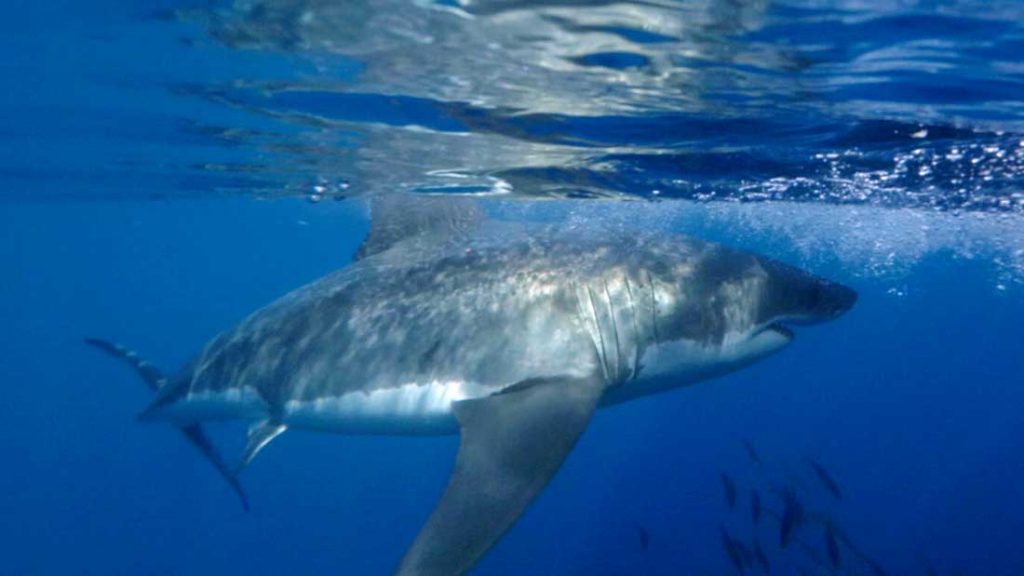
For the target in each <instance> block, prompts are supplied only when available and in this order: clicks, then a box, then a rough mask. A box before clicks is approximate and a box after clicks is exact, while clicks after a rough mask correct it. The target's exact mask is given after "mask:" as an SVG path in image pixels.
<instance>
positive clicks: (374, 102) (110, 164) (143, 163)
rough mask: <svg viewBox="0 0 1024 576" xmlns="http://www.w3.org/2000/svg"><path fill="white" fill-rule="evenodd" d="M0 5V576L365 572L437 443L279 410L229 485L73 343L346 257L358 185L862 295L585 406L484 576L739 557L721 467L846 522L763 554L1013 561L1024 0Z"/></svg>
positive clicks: (159, 335) (423, 477)
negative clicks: (639, 232) (704, 364)
mask: <svg viewBox="0 0 1024 576" xmlns="http://www.w3.org/2000/svg"><path fill="white" fill-rule="evenodd" d="M6 7H7V10H6V16H7V17H6V18H4V19H0V30H2V35H0V37H2V38H3V40H0V67H2V68H3V72H4V73H3V75H2V77H3V78H4V80H3V90H2V91H0V103H2V104H3V110H4V114H2V115H0V182H2V184H3V186H2V187H0V238H2V241H0V267H2V269H3V270H4V274H3V276H2V278H3V281H2V282H0V320H2V323H0V350H3V352H2V354H0V358H2V359H3V361H2V363H0V382H3V385H4V388H3V389H4V393H3V394H2V395H0V398H2V399H0V430H2V433H0V456H2V460H0V461H2V462H3V467H2V470H3V473H0V520H2V521H0V542H2V543H3V544H2V545H0V574H218V575H222V576H223V575H227V574H254V573H256V574H264V573H266V574H280V573H299V574H320V573H342V574H371V575H372V574H387V573H389V572H390V571H391V570H392V569H393V568H394V566H395V564H396V562H397V561H398V559H399V558H400V557H401V555H402V553H403V551H404V550H405V548H406V547H407V545H408V544H409V542H410V541H411V540H412V538H413V537H414V536H415V534H416V533H417V531H418V529H419V527H420V525H421V524H422V522H423V520H424V518H425V517H426V515H427V514H428V513H429V511H430V510H431V508H432V507H433V504H434V502H435V501H436V499H437V496H438V495H439V493H440V491H441V490H442V487H443V486H444V483H445V479H446V478H447V476H448V473H449V471H450V468H451V463H452V460H453V458H454V454H455V449H456V446H457V438H454V437H442V438H389V437H363V436H361V437H344V436H332V435H318V434H309V433H290V434H287V435H285V436H284V437H282V438H281V439H279V440H277V441H275V443H274V444H273V445H272V446H271V447H269V448H268V449H267V450H266V452H265V453H263V454H261V455H260V458H259V459H258V460H257V461H256V462H255V463H254V464H253V465H252V467H251V468H249V469H248V470H246V471H245V473H244V475H243V482H244V483H245V485H246V487H247V489H248V491H249V493H250V497H251V499H252V501H253V510H252V511H251V512H249V513H244V512H243V511H242V510H241V509H240V507H239V506H238V504H237V502H236V501H235V500H234V497H233V496H232V494H231V493H230V491H229V489H228V488H227V487H226V486H225V485H223V482H222V480H221V479H220V478H218V477H217V475H216V474H215V473H214V472H212V471H211V470H210V469H209V465H208V464H207V463H206V462H204V461H202V459H201V458H199V457H198V456H197V455H196V454H195V453H194V450H193V449H192V448H191V447H189V446H188V445H186V444H185V443H184V442H182V440H181V438H180V437H179V435H178V434H176V433H175V432H174V431H173V430H171V429H168V428H166V427H163V426H157V425H148V424H146V425H144V424H140V423H138V422H137V421H136V420H135V416H136V414H137V413H138V412H139V411H140V410H141V409H142V408H143V407H144V406H145V405H146V404H147V403H148V401H149V399H150V393H149V391H148V390H146V388H145V386H143V385H142V384H141V383H140V382H138V381H137V379H136V377H135V376H134V375H133V374H131V373H130V372H129V371H128V370H126V369H125V368H124V367H123V366H120V365H118V364H116V363H113V362H111V361H110V360H109V359H107V358H103V357H100V356H99V355H97V354H96V352H95V351H94V350H90V349H87V348H86V347H85V346H84V345H83V344H82V338H83V337H85V336H91V335H96V336H101V337H105V338H112V339H116V340H117V341H120V342H124V343H126V344H128V345H130V346H131V347H132V348H134V349H137V350H139V351H140V352H141V353H142V354H143V355H144V356H146V357H147V358H149V359H151V360H152V361H153V362H154V363H155V364H157V365H159V366H161V367H164V368H166V369H168V370H170V369H173V368H175V367H177V366H180V365H181V364H183V363H184V362H186V361H187V360H188V359H189V358H190V357H191V356H192V355H193V354H194V353H195V352H196V351H197V350H199V349H200V348H201V346H202V345H203V344H204V343H205V342H207V341H208V340H209V339H210V338H211V337H213V336H214V335H215V334H217V333H218V332H219V331H221V330H223V329H226V328H228V327H230V326H232V325H233V324H234V323H235V322H237V321H238V320H240V319H241V318H242V317H244V316H245V315H246V314H248V313H250V312H251V311H253V310H255V309H257V308H259V307H260V306H262V305H264V304H266V303H268V302H269V301H271V300H273V299H274V298H276V297H278V296H280V295H282V294H284V293H286V292H287V291H289V290H290V289H293V288H295V287H298V286H300V285H302V284H304V283H306V282H309V281H312V280H314V279H316V278H318V277H320V276H322V275H323V274H325V273H327V272H329V271H332V270H334V269H337V268H339V267H341V266H343V265H345V264H346V263H347V262H348V261H349V260H350V259H351V257H352V254H353V253H354V252H355V250H356V249H357V247H358V246H359V244H360V242H361V241H362V239H363V237H364V236H365V234H366V231H367V227H368V219H367V214H366V211H365V208H364V206H363V204H362V203H361V201H360V200H359V197H361V196H364V195H367V194H377V193H392V192H396V191H406V192H416V193H435V194H440V193H447V194H472V195H477V196H481V197H482V198H483V199H484V201H485V202H491V203H494V204H495V205H496V206H497V208H496V211H497V212H500V213H501V214H502V215H503V216H504V217H507V218H512V219H515V218H524V219H548V220H556V221H569V222H574V223H581V224H582V225H594V226H595V227H596V229H601V227H629V226H634V227H639V228H642V229H645V230H662V231H664V232H665V233H670V232H676V233H687V234H692V235H695V236H699V237H702V238H706V239H709V240H714V241H718V242H722V243H725V244H729V245H731V246H736V247H740V248H744V249H749V250H754V251H757V252H759V253H763V254H767V255H770V256H772V257H775V258H779V259H782V260H785V261H787V262H790V263H793V264H795V265H798V266H800V267H803V268H806V269H809V270H812V271H813V272H815V273H817V274H821V275H823V276H826V277H829V278H834V279H836V280H839V281H842V282H844V283H846V284H848V285H850V286H853V287H854V288H856V289H857V291H858V292H859V294H860V299H859V302H858V305H857V307H856V308H855V309H854V310H853V311H852V312H851V313H849V314H848V315H846V316H844V317H843V318H841V319H839V320H837V321H835V322H832V323H829V324H826V325H822V326H815V327H808V328H807V329H801V330H799V331H798V334H797V339H796V341H795V343H794V345H792V346H790V347H789V348H788V349H786V350H785V351H783V352H782V353H780V354H778V355H776V356H773V357H771V358H768V359H766V360H764V361H762V362H760V363H758V364H756V365H754V366H752V367H750V368H747V369H745V370H743V371H740V372H738V373H736V374H734V375H730V376H728V377H725V378H722V379H718V380H715V381H711V382H706V383H701V384H699V385H697V386H694V387H691V388H688V389H685V390H678V391H673V392H670V393H666V394H663V395H659V396H655V397H651V398H646V399H641V400H637V401H634V402H631V403H627V404H624V405H621V406H617V407H613V408H609V409H605V410H602V411H601V412H599V413H598V415H597V416H596V417H595V419H594V421H593V422H592V423H591V425H590V427H589V428H588V430H587V432H586V433H585V434H584V436H583V438H582V439H581V441H580V443H579V445H578V446H577V447H576V448H575V450H574V451H573V453H572V454H571V455H570V457H569V459H568V460H567V461H566V463H565V465H564V466H563V468H562V469H561V470H560V472H559V473H558V475H557V476H556V477H555V478H554V480H553V481H552V482H551V484H550V485H549V486H548V487H547V488H546V489H545V491H544V492H543V493H542V494H541V496H540V497H539V498H538V500H537V501H536V502H535V503H534V504H533V506H531V507H530V508H529V509H528V511H527V512H526V514H525V515H524V516H523V517H522V518H521V519H520V521H519V522H518V523H517V524H516V525H515V527H514V528H513V529H512V530H511V531H510V532H509V533H508V535H507V536H506V537H505V538H504V539H503V540H502V541H501V542H500V543H499V544H498V545H497V546H496V547H495V548H494V549H493V550H492V551H491V552H490V553H489V554H488V555H487V556H486V557H485V558H484V560H483V561H482V562H481V563H480V565H479V566H478V568H477V570H476V572H475V573H479V574H496V575H502V574H581V575H583V574H587V575H590V574H595V575H612V574H629V575H632V574H637V575H660V574H730V573H735V572H736V571H735V569H734V568H733V567H732V565H731V564H730V561H729V558H728V557H727V555H726V554H725V552H724V551H723V548H722V544H721V537H720V529H721V528H723V527H724V528H725V529H726V530H727V531H729V532H730V533H731V534H734V535H736V536H737V537H742V538H744V539H746V540H748V541H749V536H750V533H751V527H750V522H749V519H748V515H747V512H746V509H745V508H744V507H745V506H747V505H748V500H749V490H750V489H751V488H754V487H756V488H757V489H758V490H759V491H760V493H761V494H763V498H764V499H765V501H766V502H767V503H770V504H772V505H777V504H776V502H777V496H776V495H775V493H774V492H773V489H772V487H773V486H777V485H780V484H788V485H794V486H796V487H797V488H796V489H797V490H798V491H799V493H800V497H801V499H803V500H804V501H805V505H806V507H807V508H808V510H809V511H811V512H812V513H813V514H814V515H815V516H816V517H819V518H825V517H828V518H831V519H832V521H833V522H834V523H835V525H836V526H838V527H839V528H840V529H841V531H842V534H844V535H845V537H846V538H848V540H844V543H843V547H842V550H843V563H842V565H841V566H840V567H839V568H830V567H829V565H828V563H827V559H826V556H825V547H824V544H823V542H822V535H821V534H820V531H819V530H815V529H813V528H806V529H805V531H804V532H801V533H799V536H800V537H801V538H802V539H803V540H805V541H806V549H804V548H802V547H798V548H794V549H792V550H787V551H781V550H778V549H777V547H774V543H773V542H771V538H772V537H773V535H774V533H773V532H771V531H765V532H763V533H761V535H760V538H762V539H763V541H764V543H765V548H766V550H767V551H768V553H769V554H768V555H769V557H770V559H771V561H772V567H773V573H780V574H798V573H800V572H799V571H800V570H806V571H807V572H808V573H825V574H871V573H872V568H871V565H870V563H869V562H868V561H867V560H866V559H870V561H871V562H876V563H877V564H878V566H881V567H883V568H884V570H885V572H886V573H888V574H994V575H1001V574H1006V575H1013V574H1022V573H1024V551H1022V548H1021V545H1020V536H1019V535H1020V534H1022V533H1024V496H1022V493H1021V491H1020V490H1019V485H1020V483H1021V479H1022V478H1024V459H1021V458H1020V454H1021V453H1024V417H1022V416H1021V413H1020V408H1019V407H1020V406H1021V405H1022V404H1024V392H1022V390H1021V387H1020V385H1021V384H1022V383H1024V352H1022V350H1024V349H1022V344H1021V342H1022V341H1024V338H1022V337H1024V325H1022V322H1021V320H1022V319H1024V220H1022V218H1024V185H1022V184H1024V123H1022V120H1024V105H1022V103H1024V99H1022V98H1021V94H1024V65H1022V63H1021V56H1020V55H1021V54H1024V28H1022V25H1021V24H1020V23H1021V22H1022V21H1024V18H1022V17H1024V6H1022V5H1021V4H1020V3H1019V2H1015V1H1005V2H1000V1H997V2H982V1H979V0H961V1H957V0H950V1H909V0H907V1H894V2H873V1H868V0H864V1H858V0H833V1H821V2H810V1H808V2H769V1H747V2H744V1H738V0H733V1H721V2H712V1H704V2H669V1H661V0H659V1H651V2H642V3H633V4H629V3H615V2H595V3H580V2H569V1H565V2H560V1H533V2H523V3H519V2H504V1H498V0H492V1H479V2H445V1H437V2H431V1H426V0H425V1H411V0H382V1H380V2H317V1H312V0H288V1H285V0H281V1H276V0H264V1H260V0H252V1H238V2H234V3H231V2H197V1H193V0H181V1H172V0H167V1H154V2H149V3H136V4H133V5H131V6H125V5H124V4H123V3H117V2H107V1H105V0H94V1H90V2H64V1H60V0H55V1H53V2H47V3H42V4H36V3H29V2H11V3H8V5H7V6H6ZM542 200H543V201H542ZM214 433H215V436H216V440H217V441H218V442H219V443H220V444H221V445H222V446H223V447H224V448H225V449H230V450H227V451H229V452H231V453H234V452H235V451H237V450H238V449H240V448H241V445H242V433H243V429H242V428H241V427H240V426H230V425H225V426H220V427H217V428H215V430H214ZM744 440H746V441H749V442H750V443H752V445H754V446H755V447H756V450H757V452H758V454H759V456H760V459H761V460H762V463H761V465H760V466H758V465H756V464H755V463H753V462H752V461H751V459H750V458H749V456H748V455H747V453H746V451H745V449H744V444H743V441H744ZM806 458H812V459H813V460H814V461H816V462H820V463H821V464H822V465H824V466H825V467H826V468H827V470H828V471H829V473H830V474H831V475H833V476H834V477H835V478H836V479H837V481H838V482H839V484H840V486H841V489H842V492H843V498H842V500H841V501H838V502H837V501H835V500H834V499H832V498H831V497H830V496H829V495H828V493H827V492H826V491H824V490H823V489H822V486H821V485H820V483H818V482H816V479H815V477H814V476H813V473H812V472H811V471H810V469H809V467H808V465H807V464H806V460H805V459H806ZM722 473H725V474H727V475H728V476H729V477H730V478H732V480H733V481H734V482H735V484H736V485H737V486H738V488H739V490H740V497H739V503H738V509H737V510H730V509H729V508H728V506H727V505H726V503H725V501H724V498H723V494H722V486H721V480H720V477H721V474H722ZM766 530H767V529H766ZM641 533H643V534H646V537H647V540H648V541H647V544H646V545H644V543H643V539H642V538H641V537H640V534H641ZM851 544H852V545H853V547H851V546H850V545H851ZM854 548H855V549H856V551H854ZM749 572H750V573H757V572H758V569H757V568H751V569H750V570H749Z"/></svg>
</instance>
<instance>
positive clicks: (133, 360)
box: [85, 338, 249, 512]
mask: <svg viewBox="0 0 1024 576" xmlns="http://www.w3.org/2000/svg"><path fill="white" fill-rule="evenodd" d="M85 343H86V344H88V345H90V346H92V347H94V348H97V349H99V350H102V351H103V352H106V353H107V354H109V355H111V356H113V357H114V358H117V359H119V360H122V361H124V362H125V363H127V364H128V365H130V366H131V367H132V368H134V369H135V372H136V373H138V375H139V376H140V377H141V378H142V380H143V381H145V383H146V385H147V386H149V389H150V390H152V391H153V392H159V391H160V389H161V388H163V387H164V386H165V385H166V384H167V382H168V380H167V377H166V376H164V374H163V373H162V372H160V370H158V369H157V368H156V367H155V366H153V365H152V364H150V363H149V362H147V361H145V360H143V359H142V358H140V357H139V355H138V354H136V353H135V352H133V351H131V350H129V349H127V348H125V347H124V346H121V345H119V344H114V343H113V342H108V341H106V340H100V339H98V338H86V339H85ZM178 429H179V430H181V432H182V434H184V435H185V438H186V439H187V440H188V441H189V443H190V444H192V445H193V446H195V447H196V449H197V450H199V452H201V453H202V454H203V456H204V457H205V458H206V459H207V460H208V461H209V462H210V464H213V467H214V468H216V469H217V472H219V473H220V475H221V476H222V477H223V478H224V480H226V481H227V483H228V485H229V486H231V489H232V490H234V491H235V493H236V494H238V498H239V500H241V501H242V508H243V509H244V510H245V511H246V512H248V511H249V498H248V497H247V496H246V495H245V491H244V490H242V485H241V484H240V483H239V482H238V478H236V477H235V474H234V473H233V472H232V471H231V468H230V467H229V466H228V465H227V463H226V462H225V461H224V458H223V457H221V455H220V452H218V451H217V448H216V447H215V446H214V445H213V443H212V442H210V439H209V438H208V437H207V436H206V433H205V432H203V429H202V427H200V425H199V424H190V425H188V426H178Z"/></svg>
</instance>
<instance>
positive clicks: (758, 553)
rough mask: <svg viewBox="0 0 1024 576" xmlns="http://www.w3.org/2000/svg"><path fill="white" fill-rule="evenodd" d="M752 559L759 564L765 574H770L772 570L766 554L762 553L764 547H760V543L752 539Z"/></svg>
mask: <svg viewBox="0 0 1024 576" xmlns="http://www.w3.org/2000/svg"><path fill="white" fill-rule="evenodd" d="M753 548H754V559H755V560H757V563H758V564H760V565H761V570H764V573H765V574H770V573H771V571H772V568H771V566H770V565H769V564H768V556H766V555H765V553H764V548H761V543H760V542H758V541H757V539H756V538H755V539H754V546H753Z"/></svg>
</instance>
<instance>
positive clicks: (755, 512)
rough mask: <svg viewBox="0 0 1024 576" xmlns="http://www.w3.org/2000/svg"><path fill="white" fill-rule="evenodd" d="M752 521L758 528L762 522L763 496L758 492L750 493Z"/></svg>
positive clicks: (752, 491)
mask: <svg viewBox="0 0 1024 576" xmlns="http://www.w3.org/2000/svg"><path fill="white" fill-rule="evenodd" d="M750 520H751V521H752V522H753V523H754V526H757V523H758V522H760V521H761V495H760V494H758V493H757V490H751V491H750Z"/></svg>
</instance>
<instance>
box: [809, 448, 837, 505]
mask: <svg viewBox="0 0 1024 576" xmlns="http://www.w3.org/2000/svg"><path fill="white" fill-rule="evenodd" d="M804 462H807V465H808V466H810V467H811V470H814V473H815V475H817V476H818V480H820V481H821V484H822V485H823V486H824V487H825V489H826V490H828V491H829V492H831V493H832V495H833V496H835V497H836V500H842V499H843V493H842V491H840V490H839V483H838V482H836V480H835V478H833V477H832V475H831V474H829V473H828V470H825V467H824V466H822V465H821V464H818V463H817V462H815V461H814V460H812V459H811V458H808V457H806V456H805V457H804Z"/></svg>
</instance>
